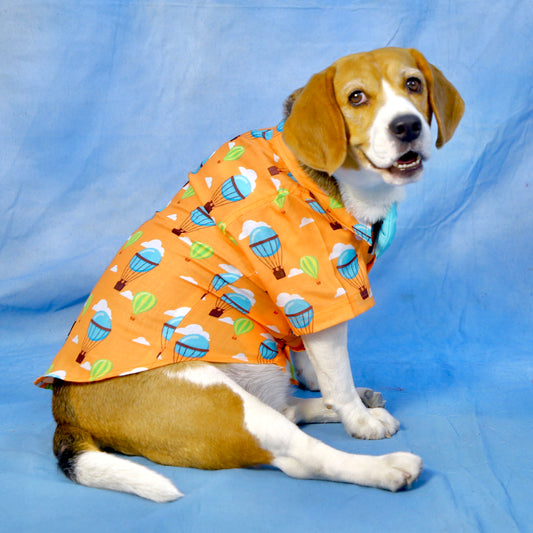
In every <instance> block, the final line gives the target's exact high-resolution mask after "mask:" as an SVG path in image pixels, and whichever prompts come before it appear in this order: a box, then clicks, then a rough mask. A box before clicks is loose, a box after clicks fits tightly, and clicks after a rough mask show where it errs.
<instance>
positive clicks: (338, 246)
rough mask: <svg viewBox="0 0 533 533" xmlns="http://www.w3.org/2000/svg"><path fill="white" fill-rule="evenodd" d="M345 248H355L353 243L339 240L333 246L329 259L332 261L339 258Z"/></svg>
mask: <svg viewBox="0 0 533 533" xmlns="http://www.w3.org/2000/svg"><path fill="white" fill-rule="evenodd" d="M345 250H355V248H354V247H353V246H352V245H351V244H344V243H342V242H338V243H337V244H336V245H335V246H334V247H333V250H332V251H331V254H329V260H330V261H331V260H332V259H337V258H338V257H340V255H341V254H342V252H344V251H345Z"/></svg>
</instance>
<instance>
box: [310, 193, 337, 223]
mask: <svg viewBox="0 0 533 533" xmlns="http://www.w3.org/2000/svg"><path fill="white" fill-rule="evenodd" d="M306 202H307V204H308V205H309V207H311V209H312V210H313V211H316V212H317V213H320V214H321V215H323V216H324V217H325V218H326V219H327V220H328V222H329V225H330V226H331V229H333V230H338V229H341V228H342V226H341V224H339V222H337V221H336V220H335V219H334V218H333V217H332V216H331V215H330V214H329V213H328V212H327V211H326V210H325V209H324V208H323V207H322V206H321V205H320V204H319V203H318V202H317V200H316V198H315V197H314V196H311V198H308V199H307V200H306Z"/></svg>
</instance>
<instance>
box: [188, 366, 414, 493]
mask: <svg viewBox="0 0 533 533" xmlns="http://www.w3.org/2000/svg"><path fill="white" fill-rule="evenodd" d="M180 377H181V378H184V379H186V380H187V381H190V382H192V383H196V384H198V385H203V386H213V385H226V386H228V387H229V388H230V389H231V390H232V391H233V392H235V393H236V394H237V395H238V396H239V397H240V398H241V399H242V402H243V407H244V421H243V422H244V424H243V425H244V429H245V430H246V431H247V432H249V433H250V434H251V435H252V436H254V437H255V438H256V439H257V442H258V444H259V445H260V447H261V448H262V449H263V450H264V451H265V452H268V453H269V454H270V455H271V457H272V459H271V461H270V464H271V465H273V466H276V467H278V468H279V469H280V470H282V471H283V472H285V473H286V474H287V475H289V476H291V477H295V478H306V479H324V480H330V481H340V482H346V483H354V484H358V485H365V486H370V487H377V488H382V489H387V490H391V491H396V490H398V489H400V488H402V487H405V486H409V485H411V484H412V483H413V482H414V481H415V480H416V479H417V478H418V476H419V474H420V471H421V469H422V461H421V459H420V458H419V457H418V456H416V455H413V454H411V453H406V452H397V453H392V454H388V455H383V456H375V457H374V456H368V455H355V454H350V453H346V452H342V451H339V450H336V449H334V448H332V447H330V446H328V445H326V444H324V443H323V442H321V441H319V440H317V439H315V438H313V437H311V436H309V435H307V434H306V433H304V432H303V431H301V430H300V429H299V428H298V427H297V426H296V425H295V424H294V423H293V422H291V421H290V420H289V419H288V418H287V417H285V416H284V415H283V414H282V413H280V412H278V411H276V410H275V409H273V408H271V407H269V406H267V405H266V404H264V403H263V402H261V401H260V400H258V399H257V398H256V397H255V396H252V395H251V394H249V393H247V392H246V391H245V390H244V389H242V388H241V387H240V386H239V385H237V384H236V383H235V382H234V381H232V380H231V379H230V378H229V377H228V376H226V375H224V374H223V373H222V372H221V371H219V370H218V369H216V368H214V367H212V366H211V367H208V368H206V367H204V368H203V369H200V368H194V367H190V368H189V369H188V370H187V372H186V373H183V374H181V376H180ZM314 400H317V401H316V402H313V399H312V400H311V403H309V401H308V403H307V404H306V405H307V406H309V409H310V410H311V411H312V410H313V409H314V410H315V411H316V412H317V413H318V412H321V411H323V408H322V407H321V406H319V405H318V401H321V399H320V398H317V399H314ZM335 416H336V415H335Z"/></svg>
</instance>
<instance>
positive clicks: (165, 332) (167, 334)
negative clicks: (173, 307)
mask: <svg viewBox="0 0 533 533" xmlns="http://www.w3.org/2000/svg"><path fill="white" fill-rule="evenodd" d="M184 318H185V316H177V317H174V318H171V319H170V320H167V321H166V322H165V323H164V324H163V328H162V329H161V351H160V352H159V354H158V357H159V356H160V355H161V354H162V353H163V351H164V350H165V348H166V347H167V343H168V341H169V340H170V339H171V337H172V335H174V332H175V331H176V328H177V327H178V326H179V325H180V324H181V322H182V321H183V319H184Z"/></svg>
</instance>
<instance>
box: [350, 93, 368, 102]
mask: <svg viewBox="0 0 533 533" xmlns="http://www.w3.org/2000/svg"><path fill="white" fill-rule="evenodd" d="M348 101H349V102H350V104H351V105H353V106H358V105H361V104H364V103H365V102H367V101H368V98H367V96H366V94H365V93H364V92H363V91H360V90H357V91H354V92H353V93H351V94H350V96H348Z"/></svg>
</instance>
